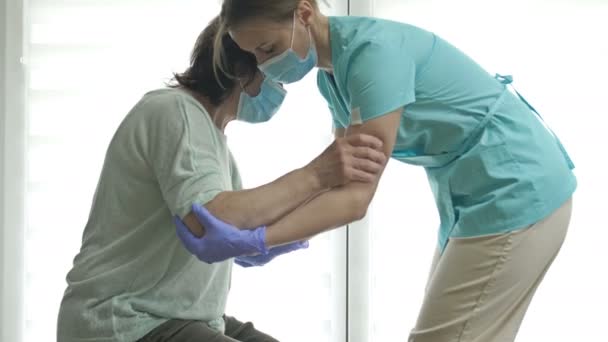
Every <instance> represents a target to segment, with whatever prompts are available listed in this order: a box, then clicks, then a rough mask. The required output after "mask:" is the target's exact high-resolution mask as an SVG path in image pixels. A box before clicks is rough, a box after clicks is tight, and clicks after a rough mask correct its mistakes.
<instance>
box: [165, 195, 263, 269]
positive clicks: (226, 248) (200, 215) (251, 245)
mask: <svg viewBox="0 0 608 342" xmlns="http://www.w3.org/2000/svg"><path fill="white" fill-rule="evenodd" d="M192 211H193V212H194V214H195V215H196V218H197V220H198V222H200V224H202V225H203V227H205V235H204V236H203V237H202V238H199V237H196V236H195V235H194V234H192V232H191V231H190V229H188V227H187V226H186V225H185V224H184V222H182V220H181V219H180V218H179V217H178V216H174V217H173V223H174V224H175V226H176V228H177V236H178V237H179V239H180V240H181V241H182V243H183V244H184V246H185V247H186V249H187V250H188V251H189V252H190V253H192V254H194V255H196V257H197V258H198V259H199V260H201V261H204V262H206V263H208V264H211V263H214V262H219V261H224V260H226V259H230V258H234V257H237V256H241V255H251V254H261V255H265V254H267V253H268V249H267V248H266V242H265V240H266V227H265V226H260V227H258V228H255V229H250V230H249V229H243V230H241V229H238V228H236V227H235V226H233V225H230V224H228V223H226V222H223V221H222V220H219V219H217V218H216V217H215V216H213V215H212V214H211V213H210V212H209V211H208V210H207V209H206V208H205V207H203V206H202V205H200V204H193V205H192Z"/></svg>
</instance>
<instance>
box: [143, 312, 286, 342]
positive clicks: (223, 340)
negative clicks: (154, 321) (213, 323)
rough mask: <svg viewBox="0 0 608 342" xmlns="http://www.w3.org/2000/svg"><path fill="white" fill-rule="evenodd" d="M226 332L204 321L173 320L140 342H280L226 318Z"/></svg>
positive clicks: (233, 319) (250, 325)
mask: <svg viewBox="0 0 608 342" xmlns="http://www.w3.org/2000/svg"><path fill="white" fill-rule="evenodd" d="M224 321H225V322H226V332H225V334H221V333H219V332H217V331H215V330H213V329H211V328H209V327H208V326H207V324H206V323H205V322H202V321H185V320H179V319H172V320H169V321H167V322H165V323H164V324H161V325H160V326H158V327H156V328H155V329H154V330H152V331H151V332H149V333H148V334H147V335H146V336H144V337H143V338H141V339H140V340H139V341H138V342H279V341H278V340H276V339H274V338H272V337H270V336H268V335H266V334H264V333H263V332H261V331H258V330H256V329H255V327H254V326H253V324H252V323H251V322H247V323H243V322H240V321H238V320H237V319H235V318H234V317H230V316H224Z"/></svg>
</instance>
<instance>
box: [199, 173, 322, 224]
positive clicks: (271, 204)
mask: <svg viewBox="0 0 608 342" xmlns="http://www.w3.org/2000/svg"><path fill="white" fill-rule="evenodd" d="M322 190H323V188H322V186H321V183H320V181H319V180H318V178H317V176H316V175H315V173H314V172H313V171H312V170H310V169H309V168H306V167H304V168H301V169H297V170H294V171H292V172H290V173H288V174H286V175H284V176H282V177H280V178H278V179H277V180H275V181H273V182H271V183H268V184H265V185H262V186H259V187H257V188H253V189H247V190H241V191H226V192H221V193H220V194H218V195H217V196H216V197H215V198H214V199H213V200H211V201H210V202H209V203H207V204H206V205H205V207H206V208H207V209H208V210H209V211H210V212H211V213H212V214H213V215H214V216H216V217H217V218H219V219H221V220H223V221H225V222H228V223H230V224H232V225H234V226H236V227H239V228H252V227H258V226H260V225H268V224H271V223H273V222H276V221H277V220H278V219H279V218H280V217H282V216H285V215H286V214H287V213H289V212H291V211H292V210H294V209H295V208H296V207H298V206H300V205H301V204H303V203H304V202H306V201H307V200H308V199H310V198H311V197H313V196H315V195H317V194H318V193H319V192H321V191H322Z"/></svg>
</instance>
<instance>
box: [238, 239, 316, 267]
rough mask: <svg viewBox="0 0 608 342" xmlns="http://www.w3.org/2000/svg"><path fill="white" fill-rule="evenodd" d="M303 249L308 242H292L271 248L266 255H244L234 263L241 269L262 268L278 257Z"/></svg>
mask: <svg viewBox="0 0 608 342" xmlns="http://www.w3.org/2000/svg"><path fill="white" fill-rule="evenodd" d="M304 248H308V241H298V242H292V243H290V244H287V245H282V246H277V247H273V248H271V249H269V250H268V253H267V254H259V255H245V256H239V257H236V259H235V260H234V262H235V263H236V264H238V265H239V266H242V267H252V266H264V265H266V264H267V263H269V262H270V261H271V260H272V259H274V258H276V257H278V256H279V255H282V254H286V253H289V252H293V251H295V250H298V249H304Z"/></svg>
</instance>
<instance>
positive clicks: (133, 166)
mask: <svg viewBox="0 0 608 342" xmlns="http://www.w3.org/2000/svg"><path fill="white" fill-rule="evenodd" d="M217 29H218V22H217V20H213V21H212V22H211V23H210V25H209V26H208V27H207V28H206V29H205V30H204V31H203V32H202V33H201V35H200V36H199V38H198V40H197V42H196V45H195V47H194V50H193V52H192V56H191V63H190V66H189V67H188V69H187V70H186V71H185V72H184V73H181V74H177V75H175V78H174V81H173V83H172V84H171V86H170V87H168V88H165V89H159V90H154V91H151V92H149V93H147V94H145V95H144V96H143V98H142V99H141V100H140V101H139V102H138V103H137V104H136V105H135V106H134V107H133V108H132V110H131V111H130V112H129V113H128V114H127V116H126V117H125V118H124V120H123V122H122V123H121V125H120V126H119V128H118V129H117V131H116V133H115V135H114V137H113V138H112V141H111V142H110V145H109V147H108V149H107V153H106V156H105V162H104V165H103V170H102V173H101V176H100V179H99V183H98V185H97V190H96V193H95V196H94V198H93V203H92V208H91V212H90V216H89V219H88V222H87V224H86V227H85V229H84V233H83V238H82V246H81V249H80V252H79V253H78V254H77V255H76V257H75V259H74V264H73V267H72V269H71V270H70V272H69V273H68V275H67V282H68V286H67V289H66V290H65V294H64V296H63V300H62V302H61V308H60V311H59V317H58V330H57V339H58V341H61V342H63V341H66V342H77V341H78V342H79V341H82V342H84V341H89V342H90V341H104V342H105V341H201V342H202V341H214V342H223V341H249V342H261V341H276V340H275V339H274V338H272V337H270V336H268V335H266V334H264V333H262V332H260V331H258V330H256V329H255V328H254V326H253V325H252V324H251V323H242V322H240V321H238V320H237V319H235V318H232V317H230V316H226V315H225V305H226V300H227V296H228V292H229V291H228V290H229V287H230V279H231V272H232V264H233V259H230V260H226V261H223V262H220V263H215V264H213V265H209V264H206V263H203V262H200V261H198V260H197V259H196V257H195V256H193V255H192V254H191V253H189V252H188V251H187V250H186V248H184V246H183V245H182V243H181V241H180V239H178V237H177V236H176V232H175V228H174V225H173V223H172V217H173V215H178V216H179V217H181V218H183V219H184V220H185V221H186V222H191V223H192V222H193V221H194V222H196V219H195V217H194V215H193V213H191V207H192V204H194V203H198V204H202V205H205V206H206V208H207V209H208V210H209V211H210V212H212V213H213V214H214V215H215V216H217V217H221V218H222V219H223V220H225V221H226V222H230V223H231V224H234V225H236V226H240V227H256V226H259V225H260V224H269V223H271V222H274V221H276V220H277V219H278V218H280V217H282V216H284V215H286V214H287V213H289V212H291V211H292V210H293V209H295V208H296V207H298V206H300V205H301V204H303V203H305V202H306V201H307V200H310V199H311V198H313V197H315V196H316V195H318V194H319V193H321V192H324V191H326V190H328V189H330V188H332V187H336V186H341V185H344V184H346V183H348V182H351V181H372V180H373V179H374V175H375V174H376V173H377V172H378V171H379V170H380V167H381V164H382V163H383V162H384V160H383V158H384V156H383V154H382V153H380V152H379V151H378V150H379V149H380V148H381V146H380V143H379V141H378V140H377V139H375V138H372V137H370V136H366V135H358V136H351V137H349V138H344V139H342V140H337V141H335V142H334V143H332V144H331V145H330V146H329V147H328V148H327V149H326V150H325V151H323V153H321V154H320V155H319V156H318V157H317V158H315V159H314V160H313V161H311V162H310V163H309V164H307V165H306V166H304V167H302V168H300V169H297V170H294V171H292V172H290V173H288V174H286V175H284V176H282V177H280V178H279V179H277V180H275V181H273V182H271V183H269V184H265V185H262V186H260V187H257V188H253V189H248V190H242V188H241V180H240V177H239V172H238V170H237V166H236V164H235V161H234V159H233V158H232V155H231V153H230V150H229V149H228V146H227V143H226V136H225V135H224V128H225V127H226V125H227V124H228V123H229V122H230V121H232V120H234V119H239V120H243V121H248V122H252V123H257V122H263V121H267V120H268V119H270V118H271V117H272V115H273V114H274V113H275V112H276V111H277V110H278V108H279V106H280V105H281V102H282V100H283V98H284V96H285V91H284V90H283V88H282V86H281V85H279V84H275V83H272V82H270V81H268V80H265V79H264V78H263V77H262V75H261V74H260V73H259V71H258V69H257V65H256V61H255V58H254V57H253V55H250V54H248V53H246V52H244V51H242V50H240V49H239V48H238V47H237V46H236V44H234V42H232V41H231V39H230V37H229V36H227V35H226V36H222V37H217V39H223V40H224V44H223V45H224V46H225V47H227V48H226V53H225V54H224V56H223V62H224V64H225V65H224V68H223V69H224V71H222V72H219V71H218V72H214V69H213V63H212V55H213V50H212V46H213V41H214V39H216V37H215V33H216V32H217ZM224 72H226V73H224ZM193 225H194V224H193ZM198 227H200V225H199V226H198ZM195 233H197V234H198V235H202V234H203V233H204V232H203V231H202V230H199V231H198V232H195ZM306 246H307V243H306V242H296V243H293V244H289V245H284V246H280V247H276V248H274V249H270V250H269V251H268V253H267V254H264V255H258V256H249V257H247V256H245V257H239V258H237V259H236V260H235V262H236V263H238V264H239V265H241V266H245V267H249V266H259V265H263V264H265V263H267V262H268V261H270V260H271V259H272V258H274V257H276V256H278V255H280V254H283V253H287V252H290V251H293V250H297V249H299V248H303V247H306Z"/></svg>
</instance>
